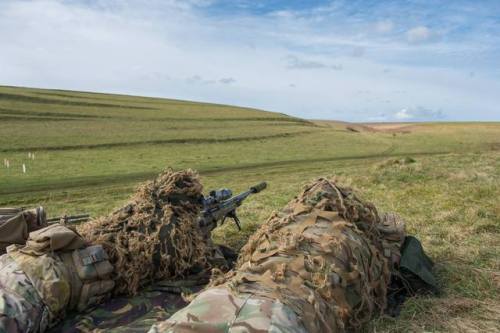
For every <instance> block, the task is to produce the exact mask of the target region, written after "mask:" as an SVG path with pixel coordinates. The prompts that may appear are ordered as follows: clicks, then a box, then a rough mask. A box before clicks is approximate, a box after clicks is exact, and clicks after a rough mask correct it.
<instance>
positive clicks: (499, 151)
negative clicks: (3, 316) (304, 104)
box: [0, 87, 500, 332]
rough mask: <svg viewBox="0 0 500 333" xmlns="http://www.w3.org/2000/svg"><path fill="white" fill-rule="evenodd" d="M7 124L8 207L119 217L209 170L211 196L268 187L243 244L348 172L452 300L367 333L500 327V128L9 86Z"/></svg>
mask: <svg viewBox="0 0 500 333" xmlns="http://www.w3.org/2000/svg"><path fill="white" fill-rule="evenodd" d="M0 124H1V125H0V161H1V162H2V164H1V165H0V206H32V205H44V206H45V207H46V208H47V210H48V212H49V215H51V216H56V215H61V214H63V213H80V212H88V213H90V214H91V215H93V216H97V215H100V214H106V213H108V212H110V211H112V210H113V209H114V208H116V207H118V206H120V205H121V204H123V203H124V202H125V200H126V199H127V197H128V196H129V195H130V194H131V193H132V192H133V190H134V188H135V187H136V185H137V184H138V183H139V182H141V181H144V180H146V179H149V178H152V177H153V176H154V175H155V174H157V173H158V172H159V171H161V170H162V169H164V168H165V167H172V168H174V169H182V168H192V169H196V170H198V171H199V172H200V174H201V176H202V180H203V183H204V185H205V188H206V189H207V190H208V189H211V188H214V187H230V188H232V189H233V191H236V192H238V191H242V190H245V189H246V188H247V187H248V186H251V185H253V184H254V183H256V182H259V181H262V180H265V181H267V182H268V184H269V187H268V189H267V190H266V191H264V192H262V193H261V194H259V195H256V196H254V197H252V198H251V199H249V200H248V201H247V202H246V203H245V205H244V206H243V207H241V210H240V215H241V219H242V221H243V223H244V227H243V231H242V232H241V233H238V232H237V230H236V228H235V227H234V226H233V225H225V226H223V227H221V228H219V229H218V230H217V232H216V237H217V239H218V241H220V242H225V243H227V244H229V245H232V246H235V247H239V246H241V245H242V244H244V242H245V241H246V239H247V237H248V236H249V234H251V233H252V232H253V231H254V230H255V229H256V228H257V227H258V225H259V223H262V222H263V221H265V220H266V218H267V216H268V215H269V214H270V213H271V212H272V211H273V210H277V209H279V208H280V207H282V206H283V205H284V204H285V203H286V202H288V201H289V200H290V199H291V198H292V197H293V196H294V195H295V194H297V193H298V192H299V191H300V189H301V187H302V186H303V185H304V184H305V183H307V182H309V181H311V180H313V179H314V178H316V177H319V176H333V175H334V176H336V177H337V178H338V179H339V180H340V181H342V182H343V183H345V184H348V185H351V186H352V187H354V188H355V189H357V190H358V191H359V192H360V193H361V195H362V197H364V198H365V199H367V200H370V201H372V202H374V203H375V204H376V205H377V207H379V208H380V210H391V211H395V212H398V213H399V214H400V215H402V216H403V217H404V218H405V219H406V221H407V230H408V231H409V233H412V234H415V235H416V236H417V237H419V238H420V239H421V240H422V242H423V244H424V246H425V249H426V250H427V252H428V253H429V254H430V256H431V257H432V258H433V259H434V260H435V262H436V271H437V274H438V277H439V280H440V283H441V285H442V290H443V294H442V296H441V297H438V298H436V297H419V298H415V299H411V300H409V301H408V302H407V303H406V305H405V307H404V309H403V312H402V314H401V316H400V317H399V318H397V319H391V318H384V317H382V318H380V319H377V320H375V321H374V322H373V324H372V325H370V326H369V327H367V328H366V330H367V331H376V332H406V331H416V332H424V331H436V332H437V331H439V332H441V331H445V332H459V331H471V332H474V331H491V332H497V331H499V330H500V324H499V321H498V318H500V301H499V300H498V299H499V297H500V295H499V289H500V261H499V258H500V237H499V233H500V200H499V199H500V123H439V124H438V123H434V124H432V123H429V124H401V125H397V126H388V125H374V126H370V127H366V126H360V125H349V124H344V123H340V122H328V121H314V122H313V121H306V120H302V119H297V118H292V117H289V116H286V115H283V114H277V113H271V112H264V111H260V110H254V109H248V108H238V107H231V106H225V105H215V104H202V103H194V102H183V101H178V100H167V99H157V98H143V97H132V96H120V95H109V94H93V93H77V92H68V91H57V90H38V89H25V88H12V87H0ZM348 127H350V128H351V129H349V128H348ZM353 129H354V130H353ZM28 153H34V154H35V159H34V160H32V159H28ZM406 157H411V158H412V159H413V160H414V162H412V163H409V162H408V161H409V159H405V158H406ZM4 159H7V160H9V161H10V168H6V167H5V166H4V165H3V161H4ZM22 164H25V166H26V173H25V174H24V173H23V172H22Z"/></svg>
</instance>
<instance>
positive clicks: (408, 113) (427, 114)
mask: <svg viewBox="0 0 500 333" xmlns="http://www.w3.org/2000/svg"><path fill="white" fill-rule="evenodd" d="M394 118H395V119H396V120H401V121H425V120H427V121H434V120H443V119H446V115H445V114H444V113H443V112H442V111H441V110H430V109H426V108H424V107H421V106H417V107H414V108H409V109H408V108H404V109H401V110H400V111H398V112H396V113H395V114H394Z"/></svg>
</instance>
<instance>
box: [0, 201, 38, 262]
mask: <svg viewBox="0 0 500 333" xmlns="http://www.w3.org/2000/svg"><path fill="white" fill-rule="evenodd" d="M46 225H47V219H46V215H45V210H44V209H43V207H38V208H34V209H29V210H24V209H23V208H0V254H3V253H5V249H6V248H7V246H9V245H11V244H25V243H26V240H27V239H28V235H29V233H30V232H31V231H35V230H38V229H40V228H42V227H44V226H46Z"/></svg>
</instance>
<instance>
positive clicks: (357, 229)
mask: <svg viewBox="0 0 500 333" xmlns="http://www.w3.org/2000/svg"><path fill="white" fill-rule="evenodd" d="M403 238H404V225H403V223H402V222H401V220H400V219H399V218H398V217H397V216H395V215H393V214H390V215H379V214H378V212H377V210H376V208H375V207H374V206H373V205H372V204H369V203H365V202H363V201H361V200H360V199H358V198H357V197H356V195H355V194H354V193H353V192H352V190H350V189H348V188H343V187H340V186H337V185H336V184H335V183H334V182H333V181H329V180H327V179H319V180H318V181H316V182H314V183H313V184H311V185H310V186H307V187H306V189H305V190H304V192H302V193H301V194H300V195H299V197H297V198H296V199H294V200H292V201H291V202H290V203H289V204H288V205H287V206H286V207H285V208H284V209H283V210H282V211H281V212H280V213H276V214H274V215H273V216H271V217H270V219H269V220H268V221H267V222H266V223H264V224H263V225H262V226H261V228H260V229H259V230H257V232H256V233H255V234H254V235H253V236H252V237H250V239H249V241H248V243H247V244H246V245H245V246H244V247H243V249H242V250H241V252H240V258H239V260H238V263H237V265H236V268H235V269H234V271H232V272H230V273H228V274H226V275H225V276H219V277H214V278H213V280H212V283H211V286H216V285H221V284H224V285H226V286H227V287H228V288H230V289H231V290H232V291H233V292H234V293H236V294H240V293H251V294H254V295H256V296H263V297H268V298H271V299H278V300H280V301H281V302H282V303H284V304H286V305H288V306H289V307H290V308H291V309H292V310H293V311H294V312H295V313H296V314H297V315H298V316H299V318H300V319H301V321H302V323H303V325H304V327H305V328H306V330H307V331H308V332H343V331H348V330H356V329H359V327H360V326H361V325H362V324H363V323H365V322H367V321H368V320H369V319H371V318H372V317H373V316H374V315H376V314H379V313H381V312H382V311H383V309H384V308H385V306H386V292H387V285H388V284H389V279H390V271H391V265H392V264H393V263H397V258H398V257H399V247H400V245H401V243H402V241H403Z"/></svg>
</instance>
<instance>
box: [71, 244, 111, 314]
mask: <svg viewBox="0 0 500 333" xmlns="http://www.w3.org/2000/svg"><path fill="white" fill-rule="evenodd" d="M72 257H73V264H74V266H75V270H76V272H77V274H78V277H79V278H80V279H81V280H82V283H83V285H82V288H81V291H80V296H79V298H78V305H77V310H78V311H83V310H85V309H86V308H88V307H89V306H91V305H95V304H98V303H100V302H101V301H102V300H103V299H104V298H105V297H106V296H108V295H109V293H110V292H111V291H112V290H113V288H114V286H115V283H114V281H113V280H111V279H110V277H109V276H110V274H111V272H113V266H112V265H111V263H110V262H109V261H108V255H107V253H106V251H104V249H103V248H102V246H101V245H93V246H89V247H86V248H84V249H80V250H75V251H73V252H72Z"/></svg>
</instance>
